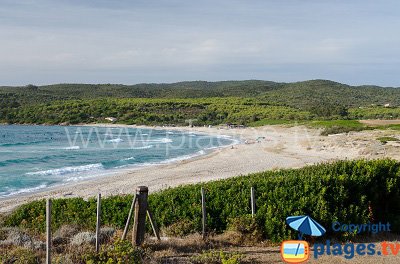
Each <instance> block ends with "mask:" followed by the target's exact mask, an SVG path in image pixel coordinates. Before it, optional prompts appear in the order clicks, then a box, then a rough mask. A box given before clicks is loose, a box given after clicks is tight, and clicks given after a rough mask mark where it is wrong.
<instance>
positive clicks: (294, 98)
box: [0, 80, 400, 125]
mask: <svg viewBox="0 0 400 264" xmlns="http://www.w3.org/2000/svg"><path fill="white" fill-rule="evenodd" d="M385 104H389V105H390V108H383V107H382V105H385ZM399 106H400V89H399V88H385V87H377V86H349V85H345V84H341V83H337V82H333V81H326V80H312V81H305V82H296V83H275V82H269V81H258V80H249V81H223V82H204V81H194V82H179V83H170V84H136V85H120V84H97V85H95V84H57V85H47V86H34V85H28V86H24V87H0V122H3V123H39V124H43V123H49V124H57V123H61V122H68V123H81V122H85V123H86V122H102V121H104V118H105V117H107V116H113V117H116V118H118V122H120V123H129V124H166V123H174V124H182V123H184V122H185V120H186V119H198V120H200V121H199V122H198V124H201V125H203V124H220V123H223V122H235V123H240V124H245V125H252V124H265V123H268V122H269V121H270V120H280V121H287V120H289V121H290V120H311V119H360V118H389V119H391V118H398V117H399V116H400V110H399V108H398V107H399ZM360 109H362V110H360Z"/></svg>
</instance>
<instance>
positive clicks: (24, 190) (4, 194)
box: [0, 184, 47, 197]
mask: <svg viewBox="0 0 400 264" xmlns="http://www.w3.org/2000/svg"><path fill="white" fill-rule="evenodd" d="M46 187H47V184H41V185H39V186H36V187H31V188H22V189H19V190H13V191H11V192H2V193H0V197H6V196H12V195H16V194H21V193H31V192H35V191H38V190H40V189H44V188H46Z"/></svg>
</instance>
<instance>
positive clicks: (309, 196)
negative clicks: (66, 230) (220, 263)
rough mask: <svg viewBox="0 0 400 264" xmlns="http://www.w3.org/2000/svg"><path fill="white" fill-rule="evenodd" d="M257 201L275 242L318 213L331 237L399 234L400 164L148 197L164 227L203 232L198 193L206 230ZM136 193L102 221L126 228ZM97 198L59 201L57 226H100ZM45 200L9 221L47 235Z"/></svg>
mask: <svg viewBox="0 0 400 264" xmlns="http://www.w3.org/2000/svg"><path fill="white" fill-rule="evenodd" d="M251 186H254V187H255V190H256V197H257V203H256V205H257V216H256V221H257V223H258V224H259V225H260V226H261V227H262V230H263V236H264V237H265V238H267V239H270V240H272V241H280V240H282V239H288V238H295V237H296V233H295V232H294V231H292V230H291V229H290V228H289V227H288V226H287V225H286V224H285V219H286V217H287V216H290V215H302V214H307V215H310V216H312V217H313V218H314V219H316V220H317V221H318V222H320V223H321V224H322V225H324V226H325V227H326V228H327V229H328V232H329V229H330V226H331V224H332V222H333V221H340V222H341V223H355V224H363V223H368V222H370V221H371V222H379V221H381V222H387V221H389V222H390V223H391V225H392V230H393V231H395V232H399V231H400V214H399V212H400V203H399V201H400V163H399V162H397V161H394V160H390V159H383V160H372V161H366V160H358V161H338V162H335V163H332V164H319V165H314V166H308V167H304V168H301V169H286V170H279V171H266V172H262V173H256V174H250V175H247V176H239V177H235V178H231V179H226V180H220V181H214V182H209V183H203V184H195V185H187V186H181V187H177V188H171V189H167V190H164V191H161V192H157V193H154V194H151V195H150V196H149V203H150V207H151V208H152V210H153V213H154V215H155V219H156V221H157V222H158V224H159V226H161V227H168V226H171V225H173V224H176V223H177V222H179V221H183V222H191V223H193V225H192V226H193V229H194V231H200V230H201V199H200V188H201V187H204V188H205V189H206V193H207V214H208V226H209V228H210V229H212V230H215V231H216V232H222V231H224V230H226V229H227V225H228V223H229V221H231V220H232V219H234V218H236V217H241V216H246V215H248V214H249V213H250V212H251V210H250V187H251ZM131 199H132V196H130V195H127V196H115V197H109V198H105V199H103V201H102V210H103V211H102V222H103V224H104V225H111V226H115V227H117V228H123V227H124V223H125V219H126V217H127V215H128V211H129V207H130V203H131ZM95 217H96V201H95V200H94V199H91V200H89V201H84V200H83V199H80V198H73V199H57V200H54V202H53V224H54V228H55V229H56V228H58V227H59V226H61V225H63V224H67V223H69V224H71V223H72V224H78V225H81V226H82V227H83V228H94V226H95V222H96V221H95ZM44 220H45V202H44V201H35V202H31V203H29V204H26V205H23V206H21V207H19V208H18V209H17V210H15V211H14V212H13V213H12V214H11V215H9V216H8V217H7V218H6V221H5V224H6V225H9V226H21V227H25V228H28V229H31V230H34V231H37V232H43V231H44Z"/></svg>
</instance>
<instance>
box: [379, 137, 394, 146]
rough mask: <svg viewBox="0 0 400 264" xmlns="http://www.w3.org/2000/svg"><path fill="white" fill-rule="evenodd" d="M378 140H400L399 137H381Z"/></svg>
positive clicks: (383, 141)
mask: <svg viewBox="0 0 400 264" xmlns="http://www.w3.org/2000/svg"><path fill="white" fill-rule="evenodd" d="M376 140H379V141H380V142H381V143H382V144H386V143H388V142H389V141H399V139H398V138H395V137H379V138H377V139H376Z"/></svg>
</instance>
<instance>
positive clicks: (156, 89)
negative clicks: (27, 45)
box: [0, 80, 400, 109]
mask: <svg viewBox="0 0 400 264" xmlns="http://www.w3.org/2000/svg"><path fill="white" fill-rule="evenodd" d="M0 97H1V99H0V100H1V102H0V103H3V105H4V104H5V103H7V105H10V104H14V105H17V104H24V105H26V104H36V103H46V102H51V101H56V100H72V99H97V98H105V97H113V98H207V97H258V98H260V99H263V101H265V102H268V103H269V104H273V105H286V106H291V107H295V108H301V109H304V108H306V106H307V105H310V102H313V103H314V102H330V103H336V104H340V105H344V106H347V107H357V106H368V105H371V104H377V105H383V104H387V103H389V104H391V105H393V106H399V105H400V89H399V88H385V87H378V86H349V85H346V84H341V83H337V82H333V81H327V80H312V81H304V82H295V83H276V82H270V81H258V80H248V81H222V82H205V81H193V82H178V83H170V84H164V83H162V84H136V85H121V84H56V85H46V86H34V85H28V86H24V87H0Z"/></svg>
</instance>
